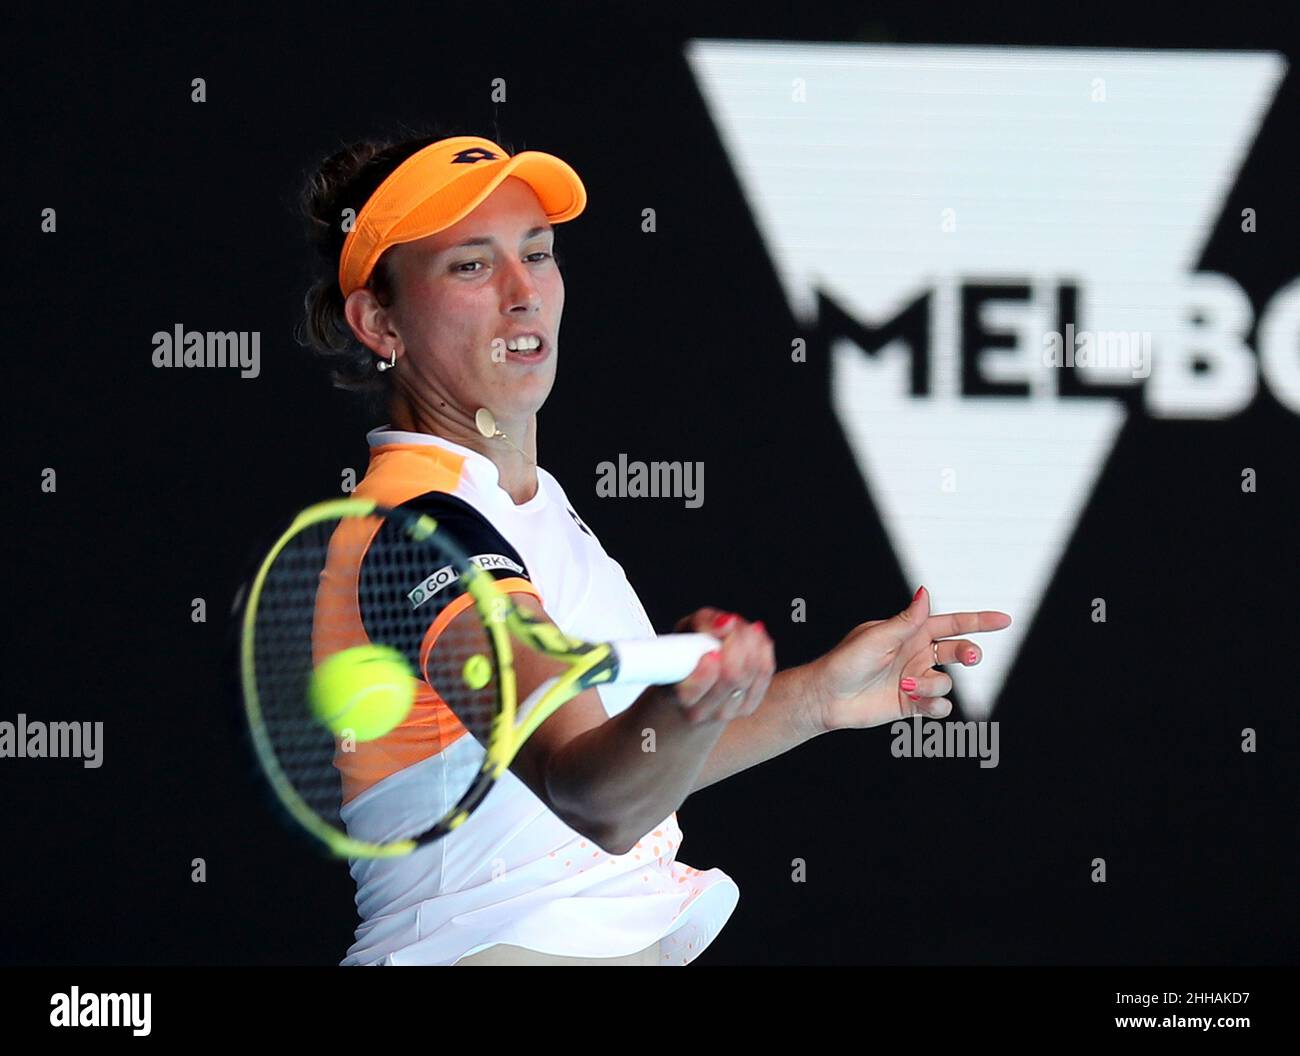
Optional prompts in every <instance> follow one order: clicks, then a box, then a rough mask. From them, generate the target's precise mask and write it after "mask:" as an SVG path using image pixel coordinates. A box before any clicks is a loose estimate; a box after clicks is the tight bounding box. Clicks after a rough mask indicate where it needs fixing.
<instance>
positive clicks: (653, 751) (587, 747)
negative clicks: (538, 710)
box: [546, 686, 738, 854]
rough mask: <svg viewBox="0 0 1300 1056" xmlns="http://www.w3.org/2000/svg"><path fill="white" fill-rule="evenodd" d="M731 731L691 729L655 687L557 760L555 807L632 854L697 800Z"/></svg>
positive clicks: (551, 787)
mask: <svg viewBox="0 0 1300 1056" xmlns="http://www.w3.org/2000/svg"><path fill="white" fill-rule="evenodd" d="M735 721H738V720H733V722H732V724H731V725H735ZM727 726H728V724H727V723H725V722H721V721H706V722H700V723H691V722H689V721H688V720H687V718H686V716H685V714H684V713H683V711H682V708H681V706H680V705H679V704H678V703H677V701H676V700H675V699H674V698H673V696H672V694H671V692H670V691H668V690H665V689H663V688H661V687H658V686H651V687H649V688H648V689H646V691H645V692H644V693H642V694H641V696H640V697H638V698H637V699H636V701H635V702H633V704H632V705H631V706H630V707H628V708H627V709H626V710H625V711H623V712H621V713H620V714H618V715H616V716H614V717H613V718H612V719H609V720H608V721H606V722H603V723H601V724H600V725H599V726H594V727H592V728H591V729H590V730H587V731H586V732H584V733H581V734H579V735H578V736H576V737H574V738H573V739H572V740H571V741H569V742H568V743H567V744H566V745H565V746H564V747H563V748H561V749H560V750H559V751H557V752H556V753H555V754H554V755H553V756H552V757H551V759H550V761H549V763H548V765H547V774H546V785H547V790H548V792H549V793H550V795H551V802H552V804H553V805H555V807H556V808H557V811H558V812H559V813H560V815H561V817H564V818H565V820H566V822H567V824H569V825H570V826H571V827H573V828H575V829H578V830H579V831H581V832H584V833H586V834H588V835H591V836H592V838H593V839H595V840H596V842H597V843H599V844H600V845H601V846H602V847H603V848H604V849H605V850H607V851H609V853H611V854H625V853H626V852H627V851H628V850H630V849H631V848H632V847H634V846H635V845H636V841H637V840H639V839H640V838H641V837H642V836H644V835H645V834H646V833H647V832H649V831H650V830H651V829H652V828H654V826H655V825H657V824H658V823H659V822H661V821H663V819H664V818H666V817H668V815H670V814H671V813H672V812H673V811H675V810H676V809H677V808H678V807H680V806H681V804H682V801H683V800H685V799H686V797H687V796H688V795H690V793H691V791H692V790H693V788H694V787H695V783H696V780H697V775H698V774H699V771H700V769H701V767H703V766H704V764H705V762H706V761H707V760H708V759H709V757H710V753H711V752H712V751H713V749H714V747H715V746H716V745H717V743H718V739H719V738H720V737H722V736H724V735H725V731H726V729H727Z"/></svg>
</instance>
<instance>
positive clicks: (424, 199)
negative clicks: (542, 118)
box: [339, 136, 587, 297]
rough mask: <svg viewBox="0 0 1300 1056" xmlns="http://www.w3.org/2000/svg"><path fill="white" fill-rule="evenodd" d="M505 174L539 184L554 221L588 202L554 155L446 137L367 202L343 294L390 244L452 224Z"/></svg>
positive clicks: (342, 280) (343, 271)
mask: <svg viewBox="0 0 1300 1056" xmlns="http://www.w3.org/2000/svg"><path fill="white" fill-rule="evenodd" d="M507 176H516V177H518V178H519V179H521V180H523V181H524V182H525V183H527V184H528V185H529V186H530V187H531V188H532V189H533V192H534V193H535V194H536V195H537V198H538V201H540V202H541V203H542V209H543V210H544V211H545V213H546V218H547V219H548V220H550V221H551V222H552V223H556V224H558V223H561V222H563V221H565V220H572V219H573V218H574V217H575V216H577V215H578V214H579V213H581V212H582V210H583V209H585V208H586V207H587V189H586V188H585V187H583V185H582V180H580V179H579V178H578V174H577V173H576V172H574V171H573V169H572V168H571V167H570V166H569V165H568V164H567V163H566V162H563V161H561V160H560V159H559V158H557V157H555V156H554V155H552V154H543V153H542V152H540V151H536V150H525V151H522V152H520V153H519V154H516V155H514V156H513V157H511V156H510V155H509V154H507V153H506V152H505V151H504V150H502V149H501V148H500V147H499V146H497V145H496V144H495V143H493V142H492V141H491V140H490V139H482V138H480V137H479V136H453V137H452V138H451V139H440V140H439V141H438V142H437V143H430V144H429V145H428V146H427V147H425V148H424V149H423V150H419V151H417V152H416V153H414V154H412V155H411V156H410V157H409V158H407V159H406V160H405V161H404V162H402V164H400V165H399V166H398V167H397V168H396V169H394V170H393V172H392V173H391V174H390V175H389V176H388V178H387V179H386V180H384V182H383V183H381V184H380V185H379V186H378V187H377V188H375V193H374V194H372V195H371V196H370V197H369V199H367V201H366V204H365V205H364V206H362V207H361V212H360V214H359V215H358V216H357V218H356V222H355V224H354V225H353V227H352V230H351V231H350V232H349V233H348V236H347V238H346V239H344V241H343V252H342V254H341V255H340V256H339V287H340V288H341V289H342V290H343V296H344V297H347V295H348V294H350V293H351V292H352V291H353V290H356V289H359V288H360V287H362V286H364V285H365V284H366V281H367V280H368V279H369V278H370V272H371V271H372V270H373V269H374V266H375V262H376V261H378V260H379V258H380V257H381V256H382V255H383V252H384V250H386V249H387V248H388V247H389V246H394V245H397V244H398V243H401V242H414V241H415V240H416V239H417V238H424V237H425V236H426V235H432V234H434V233H435V232H437V231H442V230H444V229H446V228H448V227H451V226H452V225H453V224H455V223H456V222H457V221H459V220H461V219H463V218H464V217H466V216H468V215H469V214H470V212H472V211H473V210H474V208H475V207H476V206H477V205H478V204H479V203H480V202H482V201H483V199H484V198H486V197H487V196H488V195H489V194H491V193H492V192H493V191H494V190H496V188H497V187H498V185H500V183H501V182H502V181H503V180H505V178H506V177H507Z"/></svg>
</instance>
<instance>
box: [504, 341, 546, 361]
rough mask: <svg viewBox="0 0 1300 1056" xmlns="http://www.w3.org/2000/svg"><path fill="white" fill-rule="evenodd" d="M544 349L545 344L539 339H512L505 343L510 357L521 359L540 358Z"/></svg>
mask: <svg viewBox="0 0 1300 1056" xmlns="http://www.w3.org/2000/svg"><path fill="white" fill-rule="evenodd" d="M544 347H545V343H544V342H543V341H542V339H541V338H540V337H519V338H512V339H511V340H509V341H507V342H506V348H507V350H509V352H510V353H511V354H512V355H515V356H519V357H520V358H522V359H529V358H531V357H533V356H540V355H541V354H542V350H543V348H544Z"/></svg>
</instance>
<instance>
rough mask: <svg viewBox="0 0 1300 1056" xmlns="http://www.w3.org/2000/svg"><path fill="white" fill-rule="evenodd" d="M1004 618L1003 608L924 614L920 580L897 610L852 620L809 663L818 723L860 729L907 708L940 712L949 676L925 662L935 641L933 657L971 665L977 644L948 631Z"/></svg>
mask: <svg viewBox="0 0 1300 1056" xmlns="http://www.w3.org/2000/svg"><path fill="white" fill-rule="evenodd" d="M1010 625H1011V617H1010V616H1008V615H1007V614H1006V613H1005V612H996V611H990V610H983V611H980V612H949V613H941V614H939V615H934V616H932V615H930V592H929V591H927V590H926V589H925V588H924V587H922V588H921V589H920V590H918V591H917V592H916V596H915V597H914V598H913V599H912V603H911V604H910V605H908V607H907V608H906V609H904V610H903V611H902V612H900V613H899V614H898V615H897V616H894V617H892V618H890V619H888V620H871V621H869V622H867V623H862V624H859V625H858V626H857V627H855V628H853V630H852V631H850V632H849V633H848V634H847V635H846V636H845V638H844V640H843V641H841V642H840V644H839V645H837V646H836V647H835V648H834V649H832V650H831V651H830V652H829V653H827V654H826V655H825V656H823V657H822V658H821V659H820V660H818V661H816V662H815V664H814V666H815V667H816V669H817V675H818V678H817V684H818V687H819V689H820V700H821V709H822V724H823V726H824V727H825V729H827V730H844V729H863V728H864V727H867V726H880V725H883V724H884V723H887V722H896V721H897V720H899V719H905V718H908V717H909V716H912V715H928V716H933V717H934V718H943V717H944V716H945V715H947V714H948V713H949V712H951V711H952V703H951V702H950V701H949V700H948V699H947V698H946V696H945V694H946V693H949V692H951V691H952V679H951V678H949V677H948V676H947V675H946V674H944V673H943V672H942V671H936V670H934V669H933V668H934V663H935V650H936V647H937V650H938V654H939V660H938V662H939V663H940V664H954V663H957V664H965V665H967V666H972V665H974V664H977V663H979V660H980V657H981V655H982V653H981V650H980V648H979V646H977V645H976V644H975V643H974V642H972V641H970V640H968V639H965V638H957V639H949V635H954V634H970V633H973V632H978V631H1000V630H1002V629H1003V628H1004V627H1009V626H1010ZM940 639H945V640H942V641H941V640H940ZM907 679H911V680H913V682H914V683H915V684H914V685H913V684H912V683H909V682H907V681H906V680H907Z"/></svg>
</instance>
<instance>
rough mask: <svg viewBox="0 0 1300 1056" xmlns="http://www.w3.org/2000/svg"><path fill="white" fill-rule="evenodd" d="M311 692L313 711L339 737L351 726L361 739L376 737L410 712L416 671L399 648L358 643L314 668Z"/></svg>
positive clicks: (354, 733)
mask: <svg viewBox="0 0 1300 1056" xmlns="http://www.w3.org/2000/svg"><path fill="white" fill-rule="evenodd" d="M308 696H309V697H310V700H311V710H312V714H313V715H315V716H316V718H317V719H319V720H320V721H321V723H323V724H324V725H325V726H326V727H327V728H328V729H330V730H331V731H332V732H333V733H334V734H335V735H336V736H342V735H343V733H344V732H345V731H347V730H351V731H352V732H353V735H354V736H355V737H356V739H357V740H358V741H373V740H374V739H375V738H377V737H382V736H383V735H384V734H386V733H388V732H389V731H390V730H392V729H393V728H394V727H396V726H398V725H399V724H400V723H401V722H402V721H403V720H404V719H405V718H406V716H407V715H408V714H409V713H410V711H411V705H412V703H414V701H415V675H414V673H413V672H412V671H411V665H410V664H408V663H407V662H406V658H405V657H404V656H402V654H401V653H399V652H398V651H397V650H396V649H393V648H391V647H390V646H387V645H357V646H353V647H352V648H351V649H343V650H341V651H340V652H337V653H335V654H334V655H333V656H331V657H330V658H329V659H328V660H326V661H325V662H324V663H323V664H321V665H320V666H319V667H317V668H316V670H315V671H313V672H312V676H311V686H310V688H309V692H308Z"/></svg>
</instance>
